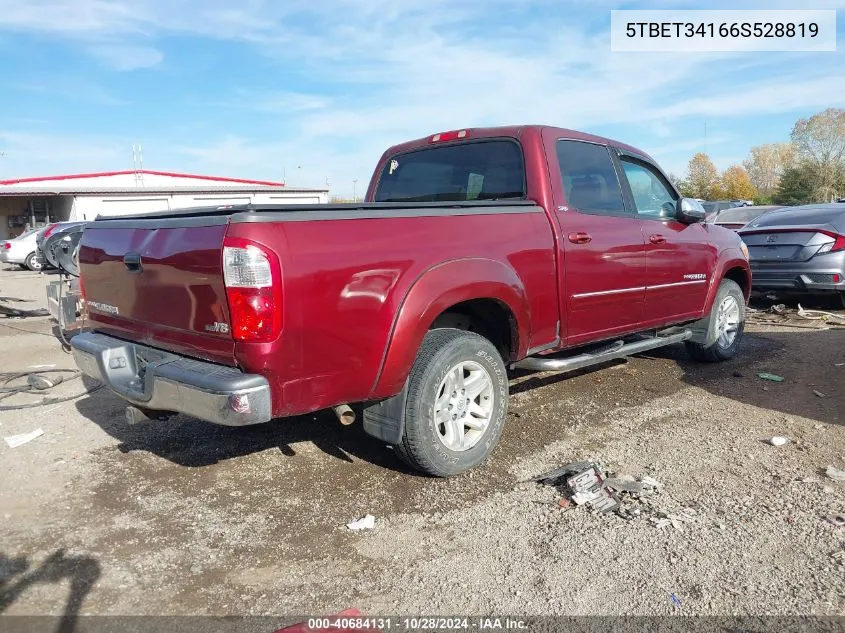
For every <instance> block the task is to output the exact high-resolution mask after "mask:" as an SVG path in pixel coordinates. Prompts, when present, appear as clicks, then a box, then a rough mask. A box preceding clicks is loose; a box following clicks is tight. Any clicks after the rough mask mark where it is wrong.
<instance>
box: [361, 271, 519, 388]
mask: <svg viewBox="0 0 845 633" xmlns="http://www.w3.org/2000/svg"><path fill="white" fill-rule="evenodd" d="M462 314H463V315H469V316H471V317H472V320H473V321H474V322H475V323H476V325H478V324H481V326H482V331H479V333H481V334H482V335H484V330H485V329H486V333H487V335H488V336H487V337H488V338H490V336H489V334H490V332H491V331H492V332H494V336H493V337H492V338H498V339H499V340H493V343H494V344H496V345H497V347H498V348H499V349H500V350H501V349H502V347H503V346H504V347H505V348H506V351H507V354H508V356H509V357H510V358H505V359H504V360H505V361H507V360H510V359H512V358H518V357H521V356H523V355H524V354H525V351H526V349H525V348H526V346H527V344H528V340H529V336H528V333H529V332H530V326H531V318H530V314H529V311H528V303H527V300H526V297H525V288H524V285H523V283H522V280H521V279H520V278H519V276H518V275H517V274H516V271H514V270H513V268H511V267H509V266H508V265H506V264H504V263H503V262H500V261H496V260H491V259H483V258H466V259H459V260H451V261H448V262H444V263H442V264H439V265H437V266H434V267H432V268H430V269H428V270H427V271H426V272H425V273H423V274H422V275H420V277H419V278H418V279H417V280H416V281H415V282H414V284H413V285H412V286H411V287H410V289H409V290H408V292H407V294H406V295H405V298H404V299H403V301H402V304H401V306H400V308H399V310H398V311H397V315H396V317H395V319H394V322H393V327H392V329H391V332H390V336H389V337H388V341H387V344H386V346H385V351H384V354H383V356H382V359H383V360H382V363H381V367H380V368H379V372H378V374H377V376H376V380H375V383H374V384H373V389H372V392H371V394H370V397H371V398H384V397H388V396H392V395H394V394H396V393H398V392H399V391H400V390H401V389H402V386H403V384H404V383H405V380H406V379H407V377H408V374H409V373H410V370H411V366H412V365H413V362H414V358H415V357H416V354H417V350H418V349H419V347H420V344H421V343H422V339H423V337H424V336H425V333H426V332H427V331H429V330H430V329H432V326H434V325H436V324H437V323H438V319H440V322H441V323H443V324H444V327H455V325H454V323H446V322H444V321H443V319H444V317H447V316H450V315H462ZM505 320H506V321H507V322H506V323H505ZM467 329H471V328H467ZM473 331H478V329H475V330H473Z"/></svg>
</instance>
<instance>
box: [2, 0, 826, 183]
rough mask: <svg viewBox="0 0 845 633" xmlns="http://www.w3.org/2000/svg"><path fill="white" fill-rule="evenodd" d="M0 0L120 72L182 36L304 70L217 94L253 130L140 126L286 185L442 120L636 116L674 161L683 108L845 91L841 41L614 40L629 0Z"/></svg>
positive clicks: (705, 110)
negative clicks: (812, 44)
mask: <svg viewBox="0 0 845 633" xmlns="http://www.w3.org/2000/svg"><path fill="white" fill-rule="evenodd" d="M685 1H686V2H687V6H693V5H694V4H695V3H694V2H692V0H688V1H687V0H685ZM3 4H4V9H3V11H2V12H0V31H2V30H3V29H6V30H13V31H18V32H42V33H43V32H46V33H50V34H54V35H57V36H61V37H64V38H66V39H67V40H68V41H69V42H75V43H78V44H79V45H80V46H81V47H82V48H84V49H85V50H88V51H89V52H90V53H91V54H93V55H95V56H96V57H97V58H98V59H100V60H101V61H104V62H106V63H108V64H109V66H110V67H111V68H115V69H120V70H131V69H136V68H145V67H152V66H156V65H163V64H162V61H163V58H162V55H161V53H160V50H159V48H160V47H158V46H157V45H156V43H157V42H158V41H159V40H163V39H165V38H167V37H168V36H171V35H179V36H180V37H184V36H186V35H187V36H193V37H201V38H206V39H208V40H214V41H226V42H230V43H231V42H235V43H238V44H240V45H241V46H244V47H250V48H251V49H252V50H254V51H255V52H256V53H259V54H261V55H264V56H266V58H268V59H270V60H273V61H276V62H278V63H279V65H280V66H281V67H283V68H285V70H286V71H287V72H288V73H299V74H300V75H301V76H302V77H304V78H306V79H307V80H308V84H309V85H316V86H318V88H317V89H315V91H314V92H309V91H307V90H304V89H302V88H301V87H300V86H295V87H293V88H290V89H288V88H287V87H286V86H283V85H282V86H279V85H273V83H272V81H271V80H269V79H268V80H267V81H266V83H264V84H263V85H262V84H261V83H258V84H251V85H246V84H245V85H228V86H227V90H226V91H221V95H222V97H221V99H222V100H223V103H217V104H210V105H209V107H211V106H215V105H216V106H217V107H220V106H225V107H226V108H227V110H228V112H229V113H231V115H232V116H233V118H237V117H243V116H244V113H242V112H237V111H235V110H234V108H243V110H244V111H245V112H248V114H247V115H246V116H250V117H255V119H256V123H255V125H256V127H257V128H258V129H259V131H258V132H256V133H255V136H254V137H250V136H247V135H246V134H244V133H241V134H240V135H232V134H227V133H226V132H224V131H221V132H212V133H211V135H209V136H206V137H204V138H202V139H201V140H197V137H196V132H195V131H189V130H187V129H175V130H169V131H166V130H162V131H159V130H150V131H148V135H155V134H161V135H162V136H164V135H165V134H167V135H168V139H167V141H164V140H157V139H156V138H150V139H148V140H145V142H144V146H145V152H146V153H147V154H148V158H152V157H153V156H157V157H158V158H157V159H156V160H160V161H161V162H162V163H168V164H167V166H168V167H171V168H184V169H191V170H205V171H212V172H216V173H224V174H226V173H232V172H234V171H237V172H239V174H240V175H254V176H256V177H265V178H278V177H279V176H280V174H281V171H282V169H284V168H285V167H287V172H288V174H287V175H288V180H289V181H292V179H293V177H294V176H295V177H297V178H301V181H300V182H298V183H294V184H313V185H321V184H323V183H324V181H325V178H326V176H329V177H330V178H331V180H332V182H333V184H334V186H335V187H337V188H340V191H341V192H344V193H345V192H346V191H347V190H351V181H352V180H353V179H358V180H359V187H358V189H359V191H360V190H361V188H362V187H361V185H360V181H363V180H365V179H366V178H368V177H369V175H370V172H371V170H372V168H373V167H374V166H375V161H376V159H377V158H378V156H379V154H380V153H381V152H382V151H383V150H384V149H385V148H386V147H387V146H388V145H391V144H393V143H396V142H400V141H403V140H407V139H410V138H416V137H421V136H424V135H426V134H429V133H432V132H436V131H441V130H446V129H454V128H458V127H464V126H478V125H490V124H512V123H531V122H534V123H548V124H552V125H560V126H563V127H572V128H580V129H586V130H594V129H596V128H599V127H602V126H608V125H616V126H620V125H621V126H631V127H634V126H636V127H637V128H638V129H639V130H640V131H642V130H643V129H645V130H649V131H650V133H651V134H652V135H653V138H654V139H655V143H654V145H657V149H656V150H655V149H651V153H653V154H655V155H657V157H658V158H659V157H660V155H666V156H667V157H670V158H671V157H673V156H676V155H678V154H679V153H681V152H684V151H689V150H694V149H697V147H698V145H697V142H698V139H683V138H681V139H678V140H675V135H677V134H678V133H679V132H678V131H679V130H682V129H684V127H683V125H681V123H682V122H683V121H684V120H687V119H690V118H700V119H701V120H702V121H703V120H705V119H718V118H731V117H749V116H751V117H754V116H760V115H761V114H777V113H784V112H794V111H803V110H807V109H814V108H819V109H821V108H823V107H827V106H829V105H836V104H837V101H838V102H839V103H841V102H842V96H841V95H842V93H841V91H838V92H837V90H836V89H835V88H834V86H837V85H841V84H842V79H843V76H842V73H841V71H840V70H839V69H838V66H839V65H840V63H841V56H838V54H818V55H815V56H808V55H804V56H802V55H790V56H778V55H772V54H763V55H751V56H749V55H732V54H688V55H683V54H672V55H661V54H648V53H644V54H622V53H612V52H611V51H610V42H609V35H608V33H607V28H608V26H609V11H610V9H611V8H614V7H615V6H617V5H618V4H619V3H617V2H610V1H608V0H602V1H601V2H593V3H590V5H589V9H586V8H585V5H584V4H583V3H580V2H578V3H576V2H574V1H570V2H555V1H553V0H543V1H541V2H527V1H522V2H520V1H519V0H490V1H487V2H483V3H482V2H477V3H475V2H471V1H470V0H467V1H465V2H463V3H459V2H454V1H450V0H405V1H403V2H396V1H395V0H369V1H368V2H364V1H363V0H335V1H333V2H314V0H285V1H284V2H281V1H275V0H240V1H239V2H238V3H237V4H235V3H232V2H231V1H230V0H205V1H202V0H63V1H59V0H4V3H3ZM647 4H648V3H647ZM651 4H653V5H656V4H659V3H657V2H656V1H655V2H651ZM717 4H722V5H724V6H728V5H730V4H731V3H729V2H727V0H724V1H723V0H719V2H717ZM751 4H753V3H751ZM770 4H771V3H763V2H762V1H761V2H758V3H757V6H759V7H761V8H762V7H767V6H769V5H770ZM781 4H785V0H784V2H783V3H781ZM840 4H842V2H841V1H840V2H834V1H833V0H830V1H828V2H827V3H826V6H834V5H840ZM655 8H658V7H655ZM679 8H680V7H679ZM713 8H716V7H713ZM745 8H748V7H747V6H745ZM587 14H588V17H589V19H584V16H585V15H587ZM578 16H581V19H578ZM596 28H600V29H602V30H601V31H600V32H596V30H595V29H596ZM117 42H120V43H119V44H118V43H117ZM168 61H169V60H168ZM802 64H803V66H802ZM799 69H800V70H799ZM774 70H776V71H777V72H774ZM232 79H233V78H232V77H223V78H217V77H210V78H209V81H218V80H223V81H228V82H231V81H232ZM234 79H235V80H237V79H238V78H237V77H235V78H234ZM253 81H255V80H253ZM176 114H178V113H176ZM261 117H264V119H262V118H261ZM179 118H180V117H178V116H175V117H174V119H179ZM181 118H183V119H184V118H185V117H181ZM268 118H272V119H273V120H274V121H283V122H284V124H285V125H286V126H287V131H285V132H281V131H276V132H275V133H274V132H271V131H265V132H262V131H260V126H261V124H262V123H261V122H262V121H263V120H265V119H268ZM696 136H698V133H697V134H696ZM621 140H625V139H624V138H622V139H621ZM708 142H709V144H714V145H715V144H716V142H717V140H716V139H709V141H708ZM725 142H727V141H725ZM643 149H645V150H646V151H649V148H648V147H644V148H643ZM153 152H159V153H158V154H155V153H153ZM739 158H741V157H737V159H739ZM148 164H151V163H149V160H148ZM297 164H301V165H302V169H298V170H297V169H295V166H296V165H297ZM160 166H164V165H160ZM292 170H293V172H294V175H292ZM233 175H234V174H233ZM341 183H346V184H341Z"/></svg>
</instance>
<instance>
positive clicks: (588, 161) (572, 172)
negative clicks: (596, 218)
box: [556, 140, 627, 215]
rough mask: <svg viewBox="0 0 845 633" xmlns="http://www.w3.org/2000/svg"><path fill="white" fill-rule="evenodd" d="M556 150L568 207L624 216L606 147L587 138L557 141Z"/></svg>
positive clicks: (622, 204) (600, 213)
mask: <svg viewBox="0 0 845 633" xmlns="http://www.w3.org/2000/svg"><path fill="white" fill-rule="evenodd" d="M556 151H557V162H558V166H559V167H560V177H561V179H562V180H563V193H564V196H565V197H566V202H567V204H568V205H569V206H571V207H573V208H575V209H577V210H578V211H580V212H581V213H589V214H595V215H627V213H626V210H625V204H624V202H623V198H622V189H621V187H620V186H619V178H618V177H617V175H616V169H615V168H614V166H613V159H612V158H611V155H610V152H609V151H608V149H607V147H605V146H604V145H598V144H596V143H590V142H587V141H571V140H559V141H557V144H556Z"/></svg>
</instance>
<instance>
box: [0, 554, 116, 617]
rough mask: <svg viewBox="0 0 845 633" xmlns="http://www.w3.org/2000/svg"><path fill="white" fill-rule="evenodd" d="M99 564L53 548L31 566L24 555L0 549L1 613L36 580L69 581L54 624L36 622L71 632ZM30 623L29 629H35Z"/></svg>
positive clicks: (95, 579)
mask: <svg viewBox="0 0 845 633" xmlns="http://www.w3.org/2000/svg"><path fill="white" fill-rule="evenodd" d="M100 575H101V569H100V564H99V563H98V562H97V560H96V559H94V558H91V557H88V556H68V555H66V554H65V551H64V550H61V549H60V550H56V551H55V552H54V553H53V554H51V555H50V556H49V557H48V558H47V559H46V560H45V561H44V562H43V563H41V564H40V565H38V566H37V567H32V563H31V562H30V561H29V559H27V558H26V557H25V556H19V557H14V558H12V557H10V556H8V555H6V554H5V553H3V552H0V614H2V613H4V612H5V611H6V610H7V609H8V608H9V607H10V606H12V604H14V603H15V602H16V601H17V600H18V599H19V598H20V597H21V596H22V595H23V594H24V592H26V591H27V590H28V589H30V588H32V587H34V586H35V585H38V584H57V583H61V582H64V581H69V583H70V590H69V593H68V597H67V602H66V603H65V607H64V611H63V613H62V615H61V617H60V618H56V620H57V627H56V628H53V627H52V626H43V624H44V623H42V624H39V625H38V626H37V628H38V630H55V631H58V632H60V633H71V632H72V631H75V630H76V624H77V618H78V616H79V613H80V610H81V609H82V603H83V602H84V601H85V598H86V597H87V596H88V594H89V593H90V591H91V590H92V589H93V588H94V585H95V583H96V582H97V580H98V579H99V578H100ZM35 628H36V627H35V626H33V628H32V630H35Z"/></svg>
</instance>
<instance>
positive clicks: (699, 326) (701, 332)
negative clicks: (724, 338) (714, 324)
mask: <svg viewBox="0 0 845 633" xmlns="http://www.w3.org/2000/svg"><path fill="white" fill-rule="evenodd" d="M710 319H711V316H710V315H709V314H708V315H707V316H706V317H704V318H703V319H700V320H698V321H696V322H695V323H690V324H689V325H688V326H687V327H688V328H689V330H690V331H691V332H692V338H690V341H691V342H693V343H698V344H699V345H703V346H705V347H710V346H711V345H713V343H715V342H716V339H717V338H718V333H717V332H716V330H715V329H713V328H711V327H710Z"/></svg>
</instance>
